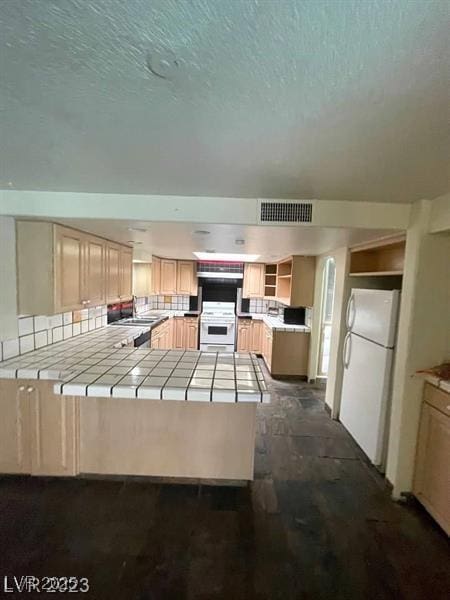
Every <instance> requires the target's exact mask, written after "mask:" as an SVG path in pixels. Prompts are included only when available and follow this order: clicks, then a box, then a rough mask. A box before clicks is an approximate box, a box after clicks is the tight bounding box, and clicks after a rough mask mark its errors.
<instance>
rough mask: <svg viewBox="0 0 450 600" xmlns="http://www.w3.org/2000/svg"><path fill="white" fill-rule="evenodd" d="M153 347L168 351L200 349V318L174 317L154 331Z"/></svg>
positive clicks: (152, 335) (152, 336)
mask: <svg viewBox="0 0 450 600" xmlns="http://www.w3.org/2000/svg"><path fill="white" fill-rule="evenodd" d="M151 347H152V348H163V349H166V350H171V349H177V350H182V349H184V350H197V349H198V317H174V318H172V319H169V320H168V321H164V322H163V323H161V325H158V326H157V327H155V328H154V329H153V330H152V334H151Z"/></svg>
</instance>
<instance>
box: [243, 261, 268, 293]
mask: <svg viewBox="0 0 450 600" xmlns="http://www.w3.org/2000/svg"><path fill="white" fill-rule="evenodd" d="M264 272H265V269H264V265H263V264H261V263H245V266H244V281H243V286H242V297H243V298H263V297H264Z"/></svg>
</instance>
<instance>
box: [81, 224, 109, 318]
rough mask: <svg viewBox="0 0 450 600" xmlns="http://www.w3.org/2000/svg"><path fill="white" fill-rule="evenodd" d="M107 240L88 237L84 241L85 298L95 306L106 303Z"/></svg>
mask: <svg viewBox="0 0 450 600" xmlns="http://www.w3.org/2000/svg"><path fill="white" fill-rule="evenodd" d="M105 246H106V243H105V240H102V239H100V238H96V237H93V236H86V237H85V241H84V251H85V257H84V266H85V271H84V296H86V298H87V299H88V300H89V303H90V304H92V305H93V306H96V305H98V304H102V303H104V302H105V290H106V273H105Z"/></svg>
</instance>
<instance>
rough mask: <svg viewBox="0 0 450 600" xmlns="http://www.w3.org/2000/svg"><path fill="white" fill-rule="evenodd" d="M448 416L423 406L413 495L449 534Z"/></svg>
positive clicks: (449, 424)
mask: <svg viewBox="0 0 450 600" xmlns="http://www.w3.org/2000/svg"><path fill="white" fill-rule="evenodd" d="M449 457H450V417H448V416H447V415H445V414H444V413H442V412H440V411H439V410H437V409H436V408H434V407H433V406H430V405H429V404H427V403H426V402H424V403H423V405H422V415H421V420H420V428H419V438H418V443H417V457H416V469H415V477H414V493H415V495H416V496H417V498H418V500H420V502H421V503H422V504H423V505H424V506H425V508H427V510H429V512H430V513H431V514H432V515H433V517H434V518H435V519H436V520H437V521H438V523H439V524H440V525H441V526H442V527H443V528H444V530H445V531H446V533H447V534H448V535H450V469H449Z"/></svg>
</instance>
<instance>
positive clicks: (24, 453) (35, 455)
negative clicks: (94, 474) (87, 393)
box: [0, 379, 78, 476]
mask: <svg viewBox="0 0 450 600" xmlns="http://www.w3.org/2000/svg"><path fill="white" fill-rule="evenodd" d="M53 383H54V382H51V381H34V380H33V381H24V380H20V381H18V380H15V379H14V380H0V410H1V415H2V418H1V420H0V472H1V473H28V474H32V475H54V476H57V475H75V474H76V473H77V472H78V471H77V467H78V444H77V436H78V399H77V398H73V397H68V396H59V395H55V394H54V393H53Z"/></svg>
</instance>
